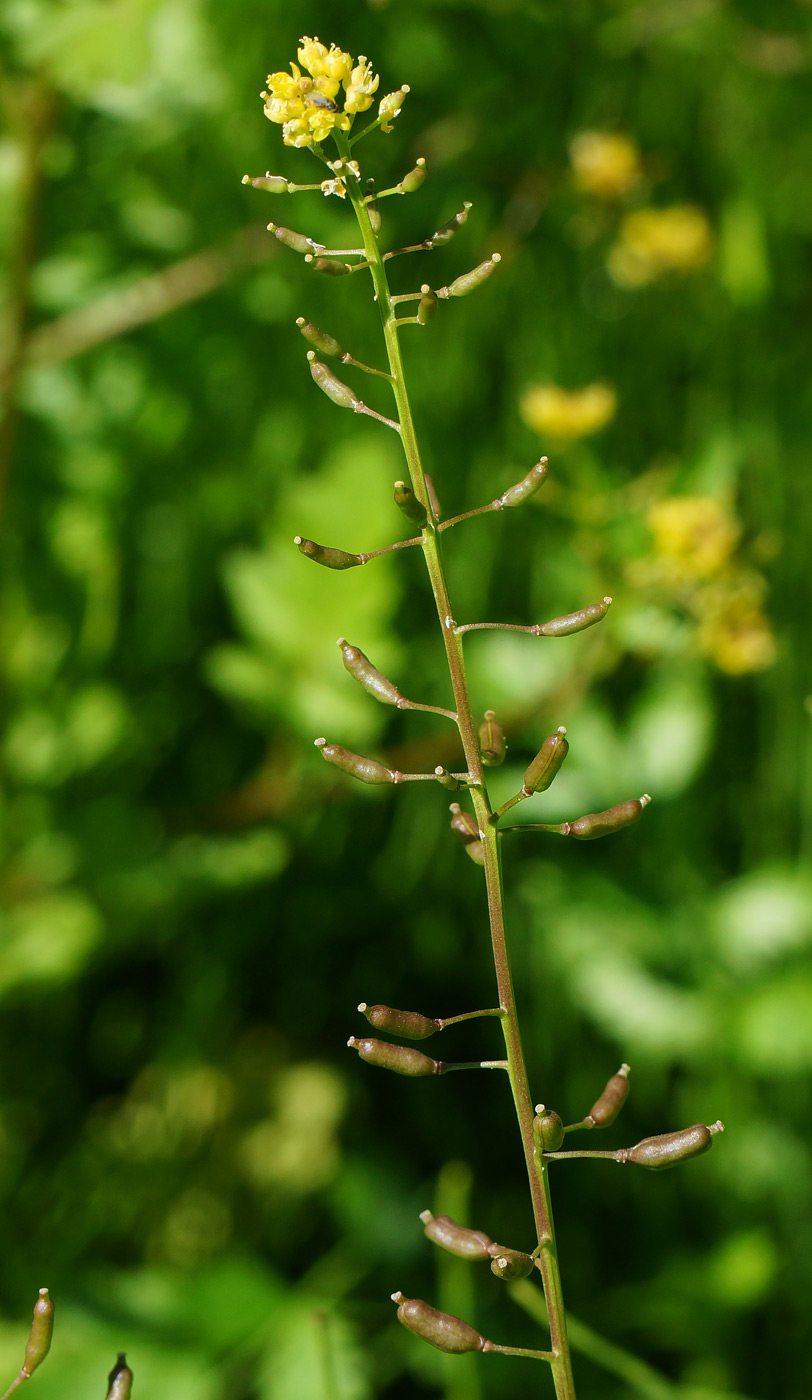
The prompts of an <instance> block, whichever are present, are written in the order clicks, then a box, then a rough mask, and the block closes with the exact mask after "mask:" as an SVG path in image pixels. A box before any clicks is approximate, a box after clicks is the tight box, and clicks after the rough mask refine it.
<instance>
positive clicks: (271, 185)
mask: <svg viewBox="0 0 812 1400" xmlns="http://www.w3.org/2000/svg"><path fill="white" fill-rule="evenodd" d="M242 183H243V184H244V185H253V186H254V189H255V190H267V191H268V193H269V194H287V192H288V181H287V180H286V179H285V177H284V175H271V174H270V173H269V174H267V175H254V176H251V175H243V177H242Z"/></svg>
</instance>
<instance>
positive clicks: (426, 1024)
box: [358, 1001, 442, 1040]
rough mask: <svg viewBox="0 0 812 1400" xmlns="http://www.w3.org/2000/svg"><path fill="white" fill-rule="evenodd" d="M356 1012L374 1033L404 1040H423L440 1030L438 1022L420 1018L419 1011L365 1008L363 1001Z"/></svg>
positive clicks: (387, 1007)
mask: <svg viewBox="0 0 812 1400" xmlns="http://www.w3.org/2000/svg"><path fill="white" fill-rule="evenodd" d="M358 1010H359V1011H360V1012H361V1015H362V1016H366V1018H367V1020H368V1021H369V1024H370V1025H371V1026H374V1027H375V1029H376V1031H386V1032H387V1034H389V1035H402V1036H403V1038H404V1040H425V1039H426V1037H427V1036H430V1035H435V1034H436V1032H437V1031H439V1030H442V1023H441V1022H440V1021H433V1020H432V1019H431V1017H430V1016H421V1014H420V1012H419V1011H396V1010H395V1009H394V1007H392V1006H367V1004H366V1002H365V1001H362V1002H360V1003H359V1005H358Z"/></svg>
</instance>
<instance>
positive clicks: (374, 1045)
mask: <svg viewBox="0 0 812 1400" xmlns="http://www.w3.org/2000/svg"><path fill="white" fill-rule="evenodd" d="M347 1044H348V1045H349V1047H350V1049H351V1050H357V1051H358V1054H359V1055H360V1056H361V1059H362V1060H366V1062H367V1064H368V1065H377V1066H378V1068H379V1069H391V1070H392V1071H393V1073H395V1074H405V1075H408V1077H409V1078H410V1079H421V1078H423V1077H424V1076H427V1075H430V1074H442V1073H443V1069H444V1068H445V1066H444V1065H443V1062H442V1060H431V1059H429V1056H428V1055H423V1054H421V1052H420V1051H419V1050H413V1049H412V1047H411V1046H410V1045H390V1043H389V1041H388V1040H357V1039H356V1037H355V1036H354V1035H351V1036H350V1038H349V1040H348V1041H347Z"/></svg>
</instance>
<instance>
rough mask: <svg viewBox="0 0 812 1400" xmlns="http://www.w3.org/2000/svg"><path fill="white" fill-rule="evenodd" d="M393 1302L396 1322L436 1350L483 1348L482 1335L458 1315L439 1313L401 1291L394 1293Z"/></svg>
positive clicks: (483, 1340) (456, 1350)
mask: <svg viewBox="0 0 812 1400" xmlns="http://www.w3.org/2000/svg"><path fill="white" fill-rule="evenodd" d="M392 1302H393V1303H398V1304H399V1306H398V1321H399V1322H402V1323H403V1325H404V1327H408V1328H409V1331H410V1332H414V1333H415V1334H416V1336H418V1337H422V1338H423V1341H424V1342H429V1344H430V1345H431V1346H433V1347H437V1350H438V1351H450V1352H455V1353H459V1352H463V1351H482V1348H483V1347H484V1345H485V1338H484V1337H480V1335H479V1333H478V1332H477V1330H476V1328H475V1327H470V1326H469V1325H468V1323H467V1322H463V1320H462V1318H461V1317H452V1316H451V1314H450V1313H442V1312H438V1311H437V1309H436V1308H432V1307H431V1306H430V1305H429V1304H428V1303H424V1302H423V1299H422V1298H404V1296H403V1294H402V1293H393V1294H392Z"/></svg>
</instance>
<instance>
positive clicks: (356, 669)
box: [337, 637, 403, 705]
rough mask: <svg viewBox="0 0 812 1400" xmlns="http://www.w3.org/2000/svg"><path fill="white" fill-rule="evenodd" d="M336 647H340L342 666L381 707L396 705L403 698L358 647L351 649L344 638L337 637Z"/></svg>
mask: <svg viewBox="0 0 812 1400" xmlns="http://www.w3.org/2000/svg"><path fill="white" fill-rule="evenodd" d="M337 645H338V646H340V647H341V659H342V661H343V662H344V665H345V666H346V668H347V670H348V671H349V673H350V675H351V676H354V677H355V679H356V680H357V681H358V684H359V685H362V686H363V687H364V690H368V691H369V693H370V695H374V696H375V699H376V700H380V702H381V704H382V705H397V703H398V701H399V700H401V699H402V698H403V697H402V695H401V693H400V691H399V690H398V688H397V686H395V685H393V684H392V682H391V681H390V680H387V678H386V676H382V675H381V673H380V671H377V670H376V669H375V667H374V666H373V664H372V662H371V661H370V659H369V657H368V656H365V655H364V653H363V652H362V651H361V650H360V648H359V647H351V646H350V644H349V642H348V641H347V639H346V637H339V639H338V642H337Z"/></svg>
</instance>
